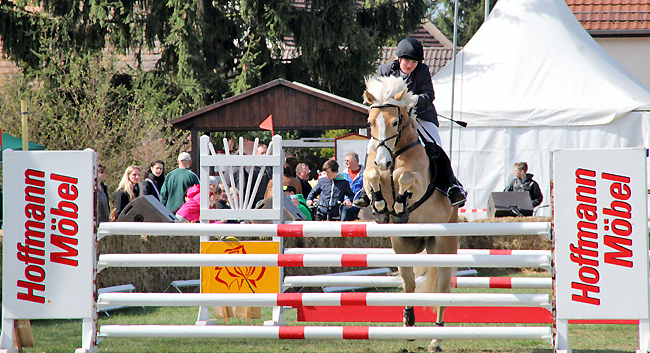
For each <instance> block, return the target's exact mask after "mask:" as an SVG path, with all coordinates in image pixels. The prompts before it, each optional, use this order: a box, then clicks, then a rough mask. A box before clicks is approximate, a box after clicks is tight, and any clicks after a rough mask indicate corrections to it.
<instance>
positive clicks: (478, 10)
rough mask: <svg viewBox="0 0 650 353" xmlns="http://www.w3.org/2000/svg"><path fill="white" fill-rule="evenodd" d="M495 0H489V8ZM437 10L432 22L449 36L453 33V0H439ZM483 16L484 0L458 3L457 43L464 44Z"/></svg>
mask: <svg viewBox="0 0 650 353" xmlns="http://www.w3.org/2000/svg"><path fill="white" fill-rule="evenodd" d="M496 2H497V0H490V9H492V8H493V7H494V5H495V4H496ZM439 3H440V8H439V11H438V12H437V13H436V14H435V15H434V22H435V23H436V24H437V25H438V26H439V27H440V29H442V32H443V33H444V34H446V35H447V36H448V37H449V38H453V35H454V11H455V6H456V4H455V2H454V0H439ZM484 18H485V0H465V1H461V2H459V3H458V38H457V45H458V46H459V47H462V46H465V44H467V42H468V41H469V40H470V39H471V38H472V36H474V33H476V31H478V29H479V27H481V25H482V24H483V20H484Z"/></svg>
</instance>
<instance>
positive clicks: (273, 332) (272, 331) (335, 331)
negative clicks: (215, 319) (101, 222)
mask: <svg viewBox="0 0 650 353" xmlns="http://www.w3.org/2000/svg"><path fill="white" fill-rule="evenodd" d="M552 334H553V333H552V330H551V328H550V327H431V326H429V327H375V326H184V325H169V326H160V325H103V326H101V327H100V329H99V337H100V338H112V337H120V338H127V337H146V338H155V337H162V338H181V337H189V338H215V337H216V338H246V339H250V338H267V339H414V340H415V339H427V340H430V339H432V338H436V339H459V340H460V339H528V340H537V339H543V340H546V341H548V342H551V339H552Z"/></svg>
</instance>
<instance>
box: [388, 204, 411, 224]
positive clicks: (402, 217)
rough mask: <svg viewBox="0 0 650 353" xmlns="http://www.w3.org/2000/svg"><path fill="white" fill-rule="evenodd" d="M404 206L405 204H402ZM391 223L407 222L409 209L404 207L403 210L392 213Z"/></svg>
mask: <svg viewBox="0 0 650 353" xmlns="http://www.w3.org/2000/svg"><path fill="white" fill-rule="evenodd" d="M404 206H406V205H404ZM391 219H392V220H393V223H408V222H409V209H408V208H406V207H404V212H402V213H398V214H396V215H392V216H391Z"/></svg>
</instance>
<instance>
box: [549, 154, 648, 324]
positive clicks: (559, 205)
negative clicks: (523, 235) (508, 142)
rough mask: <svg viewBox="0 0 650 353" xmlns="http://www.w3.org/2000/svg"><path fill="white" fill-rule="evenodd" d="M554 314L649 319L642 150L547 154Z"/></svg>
mask: <svg viewBox="0 0 650 353" xmlns="http://www.w3.org/2000/svg"><path fill="white" fill-rule="evenodd" d="M553 190H554V191H553V206H554V210H553V216H554V217H555V224H554V234H555V268H556V283H555V291H556V305H557V317H558V319H582V318H584V319H648V316H649V314H648V229H647V227H648V218H647V217H648V216H647V214H648V213H647V203H646V197H647V190H646V149H645V148H627V149H591V150H559V151H554V152H553Z"/></svg>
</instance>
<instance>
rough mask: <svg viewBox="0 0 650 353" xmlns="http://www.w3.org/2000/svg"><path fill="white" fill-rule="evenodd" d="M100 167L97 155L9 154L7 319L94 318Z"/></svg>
mask: <svg viewBox="0 0 650 353" xmlns="http://www.w3.org/2000/svg"><path fill="white" fill-rule="evenodd" d="M95 163H96V155H95V152H94V151H92V150H85V151H38V152H22V151H11V150H6V151H4V155H3V183H4V188H3V192H4V197H3V201H4V207H3V210H4V239H3V243H4V247H3V277H2V299H3V302H2V309H3V311H2V315H3V318H5V319H41V318H88V317H91V313H92V310H94V309H93V305H94V299H93V292H94V289H93V283H94V278H93V276H94V275H93V273H94V272H93V266H94V261H95V258H94V257H95V253H94V238H93V237H94V185H93V183H94V171H95Z"/></svg>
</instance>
